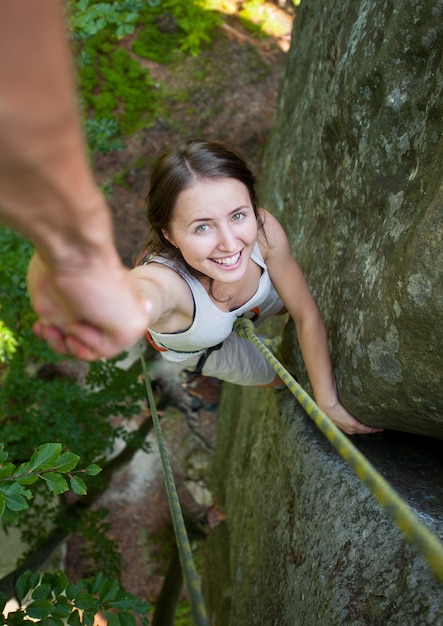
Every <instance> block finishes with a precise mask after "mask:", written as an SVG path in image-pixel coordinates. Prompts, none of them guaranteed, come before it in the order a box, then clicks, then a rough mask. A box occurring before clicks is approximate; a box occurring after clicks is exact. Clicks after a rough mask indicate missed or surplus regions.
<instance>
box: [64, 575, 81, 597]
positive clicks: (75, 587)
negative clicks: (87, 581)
mask: <svg viewBox="0 0 443 626" xmlns="http://www.w3.org/2000/svg"><path fill="white" fill-rule="evenodd" d="M83 587H84V584H83V581H81V580H79V581H78V582H76V583H75V584H72V583H70V584H69V585H68V586H67V587H66V596H67V597H68V598H69V599H70V600H75V598H76V597H77V596H78V595H79V594H80V593H81V592H82V591H83Z"/></svg>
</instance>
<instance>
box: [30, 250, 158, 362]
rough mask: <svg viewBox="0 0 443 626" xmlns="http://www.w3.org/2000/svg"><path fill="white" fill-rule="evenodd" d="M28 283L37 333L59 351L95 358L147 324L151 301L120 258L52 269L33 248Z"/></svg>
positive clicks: (129, 340) (113, 351) (114, 351)
mask: <svg viewBox="0 0 443 626" xmlns="http://www.w3.org/2000/svg"><path fill="white" fill-rule="evenodd" d="M28 289H29V293H30V296H31V300H32V303H33V307H34V310H35V311H36V313H37V315H38V316H39V319H38V320H37V322H35V324H34V332H35V333H36V335H38V336H39V337H41V338H42V339H44V340H45V341H47V343H48V344H49V345H50V346H51V348H52V349H53V350H55V351H56V352H59V353H60V354H72V355H74V356H75V357H77V358H79V359H84V360H86V361H94V360H97V359H100V358H104V357H107V358H110V357H113V356H116V355H118V354H119V353H120V352H122V351H123V350H125V349H126V348H128V347H130V346H131V345H132V344H134V343H135V342H136V341H137V340H138V339H139V338H140V337H141V336H142V335H143V333H144V331H145V329H146V328H147V327H148V319H149V309H150V305H149V303H148V302H146V300H144V299H143V298H142V297H141V296H140V295H139V288H138V284H137V281H136V279H135V278H134V277H132V276H131V274H130V272H129V270H127V269H126V268H125V267H124V266H123V265H122V264H121V263H120V260H119V259H118V260H117V259H116V258H114V259H113V260H111V259H108V260H107V262H102V261H100V260H97V259H94V261H93V262H91V263H90V264H88V265H87V266H85V267H83V268H80V269H79V267H69V268H66V267H65V268H64V269H63V271H61V270H60V269H59V270H57V271H56V270H54V269H53V268H51V267H50V266H49V265H47V264H46V263H45V262H44V261H43V260H42V258H41V257H40V256H39V255H38V254H35V255H34V256H33V258H32V259H31V262H30V265H29V269H28Z"/></svg>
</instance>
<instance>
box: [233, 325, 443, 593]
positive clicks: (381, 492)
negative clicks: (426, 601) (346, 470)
mask: <svg viewBox="0 0 443 626" xmlns="http://www.w3.org/2000/svg"><path fill="white" fill-rule="evenodd" d="M234 329H235V331H236V332H237V334H238V335H239V336H240V337H243V338H245V339H248V340H249V341H251V342H252V343H253V344H254V345H255V346H256V347H257V348H258V349H259V350H260V352H261V353H262V354H263V356H264V357H265V359H266V360H267V361H268V362H269V363H270V365H271V366H272V367H273V369H274V370H275V372H276V373H277V374H278V375H279V376H280V378H281V379H282V381H283V382H284V383H285V385H286V386H287V387H288V389H289V390H290V391H291V393H292V394H293V395H294V396H295V398H296V399H297V401H298V402H299V403H300V404H301V406H302V407H303V408H304V410H305V411H306V413H307V414H308V415H309V417H310V418H311V419H312V420H313V421H314V423H315V424H316V425H317V427H318V428H319V429H320V431H321V432H322V433H323V434H324V435H325V437H326V438H327V439H328V440H329V442H330V443H331V444H332V445H333V447H334V448H335V449H336V450H337V452H338V453H339V454H340V456H341V457H342V459H343V460H344V461H346V462H347V463H348V464H349V465H350V466H351V467H352V469H353V470H354V472H355V473H356V474H357V476H358V478H360V480H361V481H362V482H363V483H364V484H365V485H366V487H368V489H369V491H370V492H371V493H372V495H373V496H374V497H375V499H376V500H377V501H378V503H379V504H380V505H381V506H382V507H383V509H384V510H385V512H386V513H387V514H388V515H389V516H390V517H391V518H392V520H393V521H394V523H395V524H396V526H397V528H398V529H399V530H400V531H401V532H402V533H403V535H404V536H405V537H406V539H407V540H408V541H409V542H410V543H411V544H412V545H414V546H415V548H416V549H417V550H418V551H419V552H420V553H421V554H422V555H423V557H424V558H425V559H426V561H427V563H428V565H429V568H430V569H431V570H432V571H433V572H434V574H435V576H436V577H437V579H438V580H439V581H440V582H443V544H442V542H441V541H440V540H439V538H438V537H436V536H435V535H434V534H433V533H432V532H431V531H430V530H429V529H428V528H427V527H426V526H425V525H424V524H422V523H421V521H420V520H419V519H418V517H417V515H416V514H415V513H414V511H413V510H412V509H411V508H410V507H409V505H408V504H407V503H406V502H405V501H404V500H402V499H401V498H400V496H399V495H398V494H397V493H396V492H395V491H394V489H392V487H391V486H390V485H389V483H388V482H387V481H386V480H385V479H384V478H383V476H382V475H381V474H380V473H379V472H377V470H376V469H375V468H374V467H373V466H372V465H371V463H370V462H369V461H368V460H367V459H366V457H365V456H364V455H363V454H362V453H361V452H360V451H359V450H358V449H357V448H356V447H355V446H354V445H353V444H352V443H351V442H350V441H349V439H348V438H347V437H346V435H344V434H343V433H342V432H341V430H339V428H337V426H336V425H335V424H334V423H333V422H332V420H331V419H330V418H329V417H328V416H327V415H326V414H325V413H323V411H322V410H321V409H320V408H319V407H318V406H317V405H316V404H315V402H314V400H312V398H311V397H310V396H309V395H308V394H307V393H306V391H305V390H304V389H303V388H302V387H301V386H300V385H299V384H298V383H297V381H296V380H295V379H294V378H293V377H292V376H291V374H290V373H289V372H288V371H287V370H286V369H285V368H284V367H283V365H282V364H281V363H280V362H279V361H278V360H277V359H276V358H275V356H274V355H273V354H272V352H271V351H270V350H269V349H268V348H267V347H266V345H267V344H268V345H269V344H270V342H271V341H274V340H266V339H265V340H264V339H262V338H259V337H257V335H256V334H255V333H254V325H253V324H252V322H251V321H250V320H248V319H245V318H240V319H238V320H237V321H236V322H235V324H234Z"/></svg>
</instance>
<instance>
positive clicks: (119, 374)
mask: <svg viewBox="0 0 443 626" xmlns="http://www.w3.org/2000/svg"><path fill="white" fill-rule="evenodd" d="M0 248H1V250H2V255H1V256H0V273H1V275H2V282H1V284H0V303H1V307H2V308H1V309H0V311H1V315H2V318H3V319H2V322H3V324H4V325H5V326H6V327H7V328H8V329H9V330H10V332H11V335H12V336H13V339H14V342H15V352H14V353H11V354H9V355H8V360H7V362H6V363H5V365H4V366H3V373H2V379H1V385H2V389H1V394H0V441H1V442H2V443H3V445H4V448H3V450H4V451H6V452H7V459H8V461H7V462H8V463H11V464H13V466H21V468H22V470H23V468H25V469H26V467H28V466H26V463H27V462H28V461H27V460H28V459H30V458H35V457H33V455H34V454H35V451H36V449H37V448H38V447H39V446H42V445H43V444H45V443H46V442H48V441H49V442H52V441H56V442H59V444H51V445H61V448H60V450H62V452H61V455H67V456H62V457H61V458H62V459H65V460H69V459H74V457H75V455H74V456H70V455H72V453H73V451H75V452H79V453H80V454H81V457H82V459H86V460H87V461H86V462H85V465H90V464H93V463H99V464H100V465H103V462H104V461H105V459H106V457H107V456H108V455H109V453H110V451H111V450H112V449H113V447H114V444H115V441H116V440H117V439H124V440H126V441H128V442H130V443H131V444H132V445H136V446H137V445H138V446H139V447H142V445H143V442H140V441H134V435H133V434H132V433H130V432H128V431H127V430H126V428H124V419H123V420H120V421H121V424H122V425H121V426H119V427H118V428H115V427H114V426H113V425H112V423H111V421H110V419H109V418H110V417H111V416H121V418H129V417H132V416H133V415H134V414H136V413H139V411H140V403H141V402H142V401H144V390H143V388H142V385H140V384H139V383H138V381H137V378H136V373H134V372H131V371H126V370H123V369H121V368H119V367H118V361H119V359H111V360H107V361H105V360H103V361H99V362H97V363H93V364H91V366H90V367H89V371H88V372H87V375H86V379H85V382H84V384H79V382H78V381H77V380H76V379H75V378H67V377H66V376H63V375H61V374H60V373H59V370H58V367H59V362H60V357H59V356H57V355H56V354H54V353H53V352H52V351H51V350H50V349H49V347H48V346H47V344H46V343H45V342H43V341H41V339H38V338H37V337H36V336H35V335H34V333H33V332H32V323H33V321H34V319H35V314H34V313H33V312H32V310H31V306H30V302H29V298H28V295H27V292H26V281H25V273H26V270H27V266H28V263H29V258H30V256H31V254H32V248H31V246H30V244H29V243H28V242H26V241H24V240H23V239H22V238H21V237H20V236H19V235H17V234H16V233H15V232H13V231H11V230H9V229H7V228H5V227H3V226H1V227H0ZM120 358H121V357H120ZM66 362H67V361H66V359H65V363H66ZM48 369H49V371H50V372H51V371H52V372H53V374H52V375H51V376H50V377H49V378H48V377H47V376H43V372H45V371H47V370H48ZM91 433H93V435H92V436H91ZM144 449H147V447H145V448H144ZM52 450H54V449H52ZM57 450H59V448H58V447H57ZM7 467H9V468H10V469H11V467H12V466H11V465H9V466H7ZM2 471H3V472H5V471H6V472H7V471H8V470H5V469H4V468H3V470H2ZM66 471H67V470H65V469H63V468H61V467H60V466H58V465H57V466H56V468H55V471H54V468H52V470H51V471H49V470H45V471H44V472H43V473H42V475H41V476H40V480H38V481H37V482H34V481H30V482H29V483H28V484H27V483H26V481H27V480H28V479H27V478H26V477H24V478H22V480H21V483H20V482H16V483H15V484H16V485H17V486H15V487H11V486H9V487H7V488H6V496H8V500H7V502H8V503H9V504H8V506H6V503H5V504H4V509H5V511H6V512H7V514H5V515H4V516H3V518H2V523H3V525H8V524H11V523H16V522H18V523H19V526H20V529H21V530H22V531H23V532H24V533H25V535H24V537H23V538H24V539H25V540H26V541H28V542H32V544H31V545H32V547H33V548H35V547H36V546H37V545H38V544H39V542H41V541H43V540H44V538H45V537H44V536H43V532H44V528H43V527H42V520H44V521H45V524H44V526H45V527H46V532H49V531H48V529H50V528H51V526H53V525H54V524H55V523H56V522H57V520H58V516H59V514H60V510H61V508H60V507H61V505H58V504H56V505H54V495H57V494H59V493H61V492H62V491H63V490H66V489H65V487H66V486H68V487H69V489H71V490H73V491H74V492H75V493H77V494H79V495H80V494H82V493H84V491H85V484H84V481H83V476H82V475H79V474H75V475H72V476H71V477H70V476H68V477H67V478H66V476H65V477H64V476H62V475H61V474H65V475H66ZM68 473H69V472H68ZM86 475H87V474H86ZM89 475H91V474H90V472H89ZM6 476H7V477H10V474H8V473H6ZM65 480H66V483H67V484H66V485H65V482H64V481H65ZM24 481H25V482H24ZM8 484H9V483H8ZM44 487H45V488H44ZM28 492H29V493H28ZM37 492H38V494H39V497H38V498H37V497H35V495H36V493H37ZM3 496H4V497H5V493H3ZM32 496H34V497H32ZM56 502H57V500H56ZM25 505H26V506H25ZM25 508H26V509H27V511H26V515H19V513H20V511H23V510H25Z"/></svg>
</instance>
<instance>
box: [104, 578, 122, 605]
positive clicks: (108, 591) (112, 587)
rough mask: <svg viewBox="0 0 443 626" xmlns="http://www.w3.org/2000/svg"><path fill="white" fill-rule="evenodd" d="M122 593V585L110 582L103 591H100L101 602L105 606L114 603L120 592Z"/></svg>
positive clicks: (114, 581)
mask: <svg viewBox="0 0 443 626" xmlns="http://www.w3.org/2000/svg"><path fill="white" fill-rule="evenodd" d="M119 591H120V585H119V584H118V581H117V580H109V581H108V582H107V583H106V584H105V585H103V588H102V590H101V591H100V601H101V602H102V603H103V604H106V603H107V602H112V600H115V598H116V596H117V594H118V592H119Z"/></svg>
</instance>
